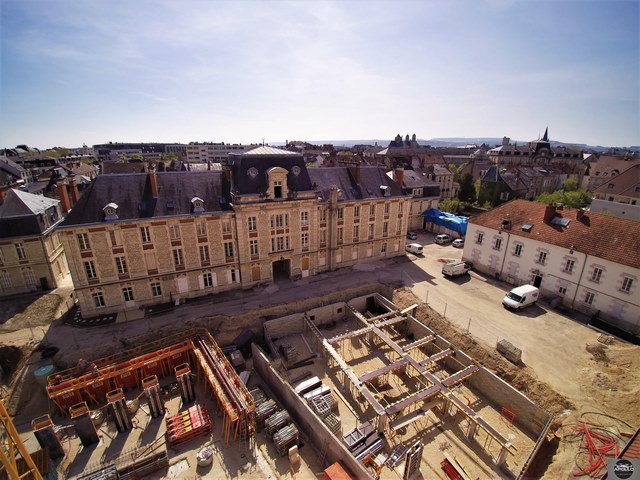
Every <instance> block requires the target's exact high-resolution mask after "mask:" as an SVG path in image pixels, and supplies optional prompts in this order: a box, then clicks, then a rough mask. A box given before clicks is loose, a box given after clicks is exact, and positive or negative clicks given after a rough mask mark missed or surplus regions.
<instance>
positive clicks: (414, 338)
mask: <svg viewBox="0 0 640 480" xmlns="http://www.w3.org/2000/svg"><path fill="white" fill-rule="evenodd" d="M377 290H378V291H376V289H370V290H365V289H361V290H359V291H357V290H355V289H354V290H353V291H349V292H348V291H345V292H340V293H339V294H335V295H333V296H327V297H318V298H313V299H309V301H308V302H307V303H306V304H301V303H300V304H296V307H298V308H295V309H294V308H293V305H281V306H278V307H274V308H273V309H271V310H268V311H262V312H260V314H261V315H256V313H257V312H247V313H246V314H243V316H242V317H240V316H238V317H237V318H236V319H234V320H233V322H232V323H229V322H230V320H229V318H226V319H224V322H223V323H220V324H217V323H214V322H213V320H212V318H202V319H200V321H199V323H195V322H194V323H191V324H190V325H189V327H188V329H184V330H180V329H177V328H173V329H171V330H170V331H160V330H159V331H157V332H151V331H148V332H145V333H144V334H141V335H140V336H139V337H135V336H134V337H130V338H127V339H126V345H127V346H128V348H127V349H125V350H121V351H118V353H117V354H114V355H108V356H104V354H102V355H99V352H104V351H109V349H112V348H113V346H108V345H105V348H103V349H100V348H95V350H94V351H96V352H98V355H96V358H89V356H88V355H87V353H86V350H85V351H82V352H78V353H77V354H76V356H75V357H74V358H75V359H77V362H75V361H74V362H73V363H74V364H73V367H72V368H56V367H55V365H54V364H51V365H44V366H41V367H39V368H38V369H37V370H35V371H33V370H32V371H30V373H29V375H35V380H36V381H35V382H34V381H33V379H32V380H31V382H32V383H33V384H39V385H40V388H35V387H34V388H35V389H32V390H29V391H30V392H31V394H30V396H31V397H32V399H37V398H39V397H43V398H44V399H45V403H44V405H43V407H41V409H40V414H38V415H32V416H31V417H30V420H29V424H28V425H27V426H25V424H24V423H22V424H21V425H20V426H19V427H20V428H19V432H18V431H17V430H16V428H15V427H14V426H13V423H12V422H11V419H10V418H9V415H8V414H7V412H6V410H5V409H4V406H3V407H2V411H1V412H0V413H2V415H1V417H2V422H3V423H2V427H3V433H4V435H3V438H4V439H5V442H4V444H3V446H4V447H5V448H4V449H3V453H4V457H3V466H4V470H0V478H36V479H37V478H73V479H92V480H94V479H116V478H163V479H164V478H166V479H169V478H326V479H332V478H384V479H387V478H388V479H394V478H441V479H447V478H453V479H460V478H462V479H471V478H531V477H536V476H539V475H540V466H541V465H547V464H548V462H549V461H550V457H549V454H548V448H549V445H550V442H549V439H550V438H551V437H552V436H553V434H554V431H557V429H558V425H559V423H558V418H559V416H560V417H561V416H562V415H563V411H565V410H566V408H567V407H566V406H567V403H566V402H565V401H562V402H560V401H558V402H556V401H554V402H549V401H547V400H542V403H544V405H541V404H540V403H541V402H540V400H541V397H540V392H543V391H546V390H545V387H544V386H542V385H541V384H539V383H535V381H533V380H529V382H533V383H530V384H529V387H530V388H524V389H522V390H527V391H528V392H529V393H531V394H533V395H532V396H533V397H535V401H534V400H532V399H531V398H528V396H527V395H525V394H524V393H523V392H522V391H518V389H516V388H514V387H513V386H511V385H510V384H509V383H507V382H506V381H504V380H503V379H502V378H499V377H498V376H497V375H496V374H494V373H493V372H494V371H495V370H493V369H492V370H490V369H488V368H487V367H486V366H484V365H483V364H481V363H479V362H478V358H479V352H480V350H478V349H477V348H475V347H473V348H471V349H472V350H473V354H472V355H471V354H469V352H465V351H463V349H462V348H461V345H464V348H470V347H472V345H473V342H470V341H469V339H468V338H465V337H460V336H457V335H455V336H454V338H445V335H448V334H451V333H453V331H449V330H447V331H446V332H447V333H446V334H444V333H443V331H442V330H441V329H439V330H436V328H434V325H435V326H436V327H438V328H439V327H440V326H441V325H440V323H439V322H438V321H434V319H436V317H433V316H428V317H425V315H424V313H425V312H426V311H427V310H425V308H426V307H425V306H424V305H418V304H413V303H412V301H415V300H416V299H415V297H412V296H411V295H406V293H405V292H403V291H402V290H395V291H394V290H391V289H377ZM380 292H384V293H385V294H387V295H388V296H391V295H393V297H392V298H394V300H397V301H399V302H398V304H396V303H394V302H392V301H391V300H389V299H388V298H387V297H386V296H385V295H383V294H382V293H380ZM398 305H402V306H398ZM267 312H268V315H267ZM292 312H294V313H292ZM274 313H278V314H276V315H274ZM418 314H419V315H418ZM418 318H420V320H419V319H418ZM234 322H235V325H234ZM217 325H228V326H229V328H228V330H226V331H220V330H219V329H218V328H219V327H218V326H217ZM194 327H195V328H194ZM231 327H232V328H231ZM248 327H250V328H248ZM121 343H122V344H123V345H125V342H121ZM79 354H82V357H83V358H80V359H78V355H79ZM60 360H61V359H60V358H58V361H57V364H58V365H60V364H61V362H60ZM481 360H483V361H484V360H486V358H481ZM37 365H40V364H37ZM35 366H36V365H34V367H35ZM499 370H501V369H499ZM549 398H550V397H549ZM24 400H25V401H26V400H27V399H26V398H25V399H24ZM32 403H33V402H30V405H31V404H32ZM0 405H2V404H1V403H0ZM40 405H42V402H40ZM46 405H48V408H47V407H46ZM545 407H548V408H545ZM18 408H20V407H18ZM29 411H33V409H32V408H30V409H29ZM22 418H24V415H22ZM587 420H588V421H587V422H583V423H582V424H581V425H582V428H583V430H580V431H577V430H576V431H573V430H572V431H571V432H570V434H568V436H567V438H572V439H573V438H576V439H578V438H580V439H582V438H585V437H589V438H593V439H594V440H593V441H594V442H597V441H599V442H601V443H602V446H601V447H599V448H602V449H604V448H605V447H606V448H610V449H611V452H609V453H611V454H612V455H613V454H615V453H616V452H617V451H618V448H619V447H618V445H619V444H621V441H620V438H616V439H614V440H612V441H609V440H607V441H605V440H606V439H605V440H602V439H600V440H598V438H599V437H597V435H593V434H594V433H597V432H593V431H591V430H590V428H591V427H589V425H595V424H596V423H595V422H602V418H600V417H598V418H594V419H587ZM589 421H590V422H592V423H591V424H590V423H588V422H589ZM621 428H622V429H623V430H625V431H626V430H629V428H627V426H621ZM600 436H602V435H600ZM9 440H11V441H9ZM581 442H584V440H581ZM622 444H623V443H622ZM585 448H586V447H585ZM545 449H547V451H545ZM581 458H582V457H581ZM580 463H581V465H583V468H584V469H585V470H584V471H585V472H587V473H588V472H590V471H601V469H602V467H603V465H602V462H600V463H598V459H595V458H593V457H584V459H583V460H581V462H580ZM543 469H544V467H543ZM586 469H591V470H586ZM543 471H544V470H543Z"/></svg>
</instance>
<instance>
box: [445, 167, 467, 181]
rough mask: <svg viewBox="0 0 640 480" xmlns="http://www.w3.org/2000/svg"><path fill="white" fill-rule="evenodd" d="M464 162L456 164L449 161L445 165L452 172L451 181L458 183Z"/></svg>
mask: <svg viewBox="0 0 640 480" xmlns="http://www.w3.org/2000/svg"><path fill="white" fill-rule="evenodd" d="M465 165H466V163H461V164H460V165H456V164H455V163H450V164H449V165H447V166H448V167H449V171H450V172H451V173H453V181H454V182H458V183H460V179H461V175H462V169H463V168H464V167H465Z"/></svg>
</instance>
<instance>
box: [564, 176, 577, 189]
mask: <svg viewBox="0 0 640 480" xmlns="http://www.w3.org/2000/svg"><path fill="white" fill-rule="evenodd" d="M562 190H564V191H565V192H575V191H576V190H578V182H576V181H575V179H573V178H567V179H566V180H565V181H564V182H563V183H562Z"/></svg>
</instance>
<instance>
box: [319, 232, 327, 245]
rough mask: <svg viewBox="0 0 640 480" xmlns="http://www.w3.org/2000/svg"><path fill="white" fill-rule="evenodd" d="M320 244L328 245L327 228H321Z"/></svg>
mask: <svg viewBox="0 0 640 480" xmlns="http://www.w3.org/2000/svg"><path fill="white" fill-rule="evenodd" d="M320 246H321V247H326V246H327V231H326V230H320Z"/></svg>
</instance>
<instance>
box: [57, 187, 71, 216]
mask: <svg viewBox="0 0 640 480" xmlns="http://www.w3.org/2000/svg"><path fill="white" fill-rule="evenodd" d="M56 186H57V187H58V197H60V206H61V207H62V213H67V212H68V211H69V210H71V203H70V202H69V192H67V186H66V185H65V183H64V180H58V181H57V182H56Z"/></svg>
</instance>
